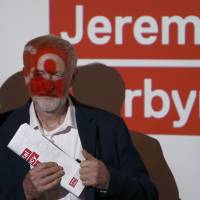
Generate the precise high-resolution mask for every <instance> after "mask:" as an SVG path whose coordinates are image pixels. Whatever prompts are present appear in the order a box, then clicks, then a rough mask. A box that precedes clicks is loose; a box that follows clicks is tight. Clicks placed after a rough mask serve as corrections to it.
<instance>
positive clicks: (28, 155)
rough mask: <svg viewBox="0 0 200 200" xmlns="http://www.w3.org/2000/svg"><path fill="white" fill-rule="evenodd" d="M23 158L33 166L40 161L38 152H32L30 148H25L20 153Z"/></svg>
mask: <svg viewBox="0 0 200 200" xmlns="http://www.w3.org/2000/svg"><path fill="white" fill-rule="evenodd" d="M20 156H21V157H22V158H23V159H24V160H26V161H27V162H28V163H29V164H30V165H32V166H33V167H35V166H37V165H38V164H40V161H39V160H38V158H39V154H37V153H36V152H32V151H31V150H30V149H28V148H26V149H24V151H23V152H22V153H21V155H20Z"/></svg>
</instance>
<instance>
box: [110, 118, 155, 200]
mask: <svg viewBox="0 0 200 200" xmlns="http://www.w3.org/2000/svg"><path fill="white" fill-rule="evenodd" d="M115 134H117V136H116V137H117V138H116V144H117V154H118V155H117V156H118V159H119V162H120V169H114V168H112V167H110V166H108V168H109V171H110V175H111V180H110V185H109V188H108V192H107V194H108V195H109V196H115V199H124V200H157V199H158V194H157V190H156V188H155V186H154V185H153V183H152V182H151V180H150V178H149V175H148V172H147V170H146V168H145V166H144V164H143V161H142V160H141V158H140V156H139V154H138V152H137V151H136V149H135V148H134V146H133V144H132V143H131V139H130V135H129V132H128V129H127V127H126V125H125V123H124V121H123V120H122V119H121V118H119V121H118V122H117V124H116V132H115Z"/></svg>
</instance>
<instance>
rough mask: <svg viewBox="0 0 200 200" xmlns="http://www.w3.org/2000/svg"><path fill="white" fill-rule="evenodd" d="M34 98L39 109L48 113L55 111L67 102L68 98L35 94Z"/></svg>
mask: <svg viewBox="0 0 200 200" xmlns="http://www.w3.org/2000/svg"><path fill="white" fill-rule="evenodd" d="M32 99H33V102H34V104H35V106H36V107H37V109H39V110H40V111H42V112H46V113H54V112H56V111H57V110H59V108H61V106H63V104H65V103H66V99H62V98H58V97H52V96H34V97H32Z"/></svg>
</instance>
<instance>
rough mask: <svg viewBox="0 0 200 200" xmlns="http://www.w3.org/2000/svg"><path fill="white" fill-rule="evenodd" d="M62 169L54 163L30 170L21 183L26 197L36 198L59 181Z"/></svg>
mask: <svg viewBox="0 0 200 200" xmlns="http://www.w3.org/2000/svg"><path fill="white" fill-rule="evenodd" d="M63 175H64V171H63V168H62V167H61V166H59V165H58V164H57V163H54V162H47V163H41V164H39V165H38V166H36V167H35V168H33V169H31V170H30V171H29V172H28V174H27V175H26V176H25V179H24V181H23V187H24V192H25V194H26V197H31V198H36V197H39V196H40V195H41V194H42V193H43V192H45V191H46V190H49V189H51V188H53V187H55V186H56V185H58V184H59V183H60V181H61V178H62V176H63Z"/></svg>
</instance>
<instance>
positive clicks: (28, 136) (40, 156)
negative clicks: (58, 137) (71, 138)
mask: <svg viewBox="0 0 200 200" xmlns="http://www.w3.org/2000/svg"><path fill="white" fill-rule="evenodd" d="M8 148H10V149H11V150H12V151H14V152H15V153H16V154H18V155H19V156H21V157H22V158H23V159H25V160H26V161H27V162H28V163H29V164H30V165H31V166H33V167H34V166H36V165H38V164H39V163H41V162H49V161H52V162H56V163H58V165H60V166H62V167H63V168H64V171H65V175H64V176H63V177H62V180H61V186H62V187H64V188H66V189H67V190H68V191H69V192H71V193H73V194H74V195H76V196H77V197H78V196H79V195H80V194H81V192H82V190H83V189H84V185H83V184H82V181H81V180H80V175H79V169H80V164H79V163H78V162H76V161H75V160H74V159H72V158H71V157H69V156H68V155H67V154H65V153H64V152H63V151H62V150H60V149H59V148H57V147H56V146H55V145H54V144H52V143H51V142H50V141H48V140H47V139H46V138H44V137H43V136H42V135H41V134H38V133H37V132H36V131H35V130H34V129H33V128H32V127H31V126H29V125H28V124H22V125H21V126H20V127H19V129H18V130H17V132H16V133H15V135H14V137H13V138H12V140H11V141H10V143H9V144H8Z"/></svg>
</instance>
